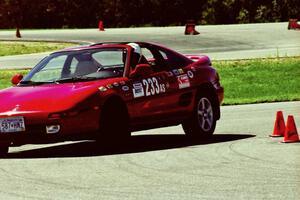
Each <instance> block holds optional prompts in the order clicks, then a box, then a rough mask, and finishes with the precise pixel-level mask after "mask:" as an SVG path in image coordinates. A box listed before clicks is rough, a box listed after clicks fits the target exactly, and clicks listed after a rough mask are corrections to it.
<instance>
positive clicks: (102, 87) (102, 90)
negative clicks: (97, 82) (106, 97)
mask: <svg viewBox="0 0 300 200" xmlns="http://www.w3.org/2000/svg"><path fill="white" fill-rule="evenodd" d="M99 90H100V91H101V92H105V91H107V88H106V87H104V86H101V87H99Z"/></svg>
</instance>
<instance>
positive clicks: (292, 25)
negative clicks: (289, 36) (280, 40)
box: [288, 19, 300, 30]
mask: <svg viewBox="0 0 300 200" xmlns="http://www.w3.org/2000/svg"><path fill="white" fill-rule="evenodd" d="M288 29H289V30H290V29H300V25H299V24H298V19H289V24H288Z"/></svg>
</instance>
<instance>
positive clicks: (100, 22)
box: [98, 20, 104, 31]
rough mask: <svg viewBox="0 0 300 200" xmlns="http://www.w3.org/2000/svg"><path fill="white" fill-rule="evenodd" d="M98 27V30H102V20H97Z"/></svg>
mask: <svg viewBox="0 0 300 200" xmlns="http://www.w3.org/2000/svg"><path fill="white" fill-rule="evenodd" d="M98 27H99V31H104V25H103V21H102V20H100V21H99V24H98Z"/></svg>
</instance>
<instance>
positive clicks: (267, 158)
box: [0, 102, 300, 200]
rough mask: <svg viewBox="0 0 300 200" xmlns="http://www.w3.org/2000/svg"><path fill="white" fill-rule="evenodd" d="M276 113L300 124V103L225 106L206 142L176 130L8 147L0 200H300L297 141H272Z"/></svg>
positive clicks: (0, 174) (1, 165)
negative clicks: (109, 140) (109, 141)
mask: <svg viewBox="0 0 300 200" xmlns="http://www.w3.org/2000/svg"><path fill="white" fill-rule="evenodd" d="M277 110H282V111H283V112H284V116H285V118H286V117H287V115H288V114H293V115H294V116H295V119H296V124H297V125H299V124H300V102H289V103H272V104H256V105H242V106H225V107H222V119H221V120H220V121H219V123H218V125H217V129H216V133H215V135H214V137H213V138H212V140H209V141H195V140H194V141H189V140H187V139H186V138H185V136H184V135H183V131H182V129H181V126H175V127H169V128H161V129H153V130H149V131H141V132H135V133H134V134H133V135H134V136H133V137H132V139H131V142H130V143H129V144H127V145H124V146H117V147H116V146H97V145H96V144H95V143H94V142H92V141H82V142H79V143H70V142H66V143H59V144H54V145H36V146H33V145H25V146H23V147H14V148H11V150H10V154H9V156H8V158H6V159H1V160H0V179H1V182H0V196H1V198H2V199H106V200H111V199H124V200H127V199H128V200H131V199H132V200H133V199H138V200H143V199H145V200H152V199H153V200H158V199H161V200H165V199H178V200H185V199H186V200H191V199H285V200H286V199H289V200H293V199H295V200H296V199H299V198H300V190H299V186H300V146H299V145H300V143H292V144H284V143H281V141H282V138H270V137H269V134H271V132H272V130H273V125H274V119H275V113H276V111H277Z"/></svg>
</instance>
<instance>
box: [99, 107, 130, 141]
mask: <svg viewBox="0 0 300 200" xmlns="http://www.w3.org/2000/svg"><path fill="white" fill-rule="evenodd" d="M99 136H100V137H99ZM99 136H98V138H97V140H98V141H106V142H109V143H123V142H126V141H127V140H128V139H129V137H130V127H129V116H128V112H127V109H126V107H125V106H121V105H120V104H117V103H115V102H112V103H109V104H107V105H105V107H104V108H103V110H102V115H101V118H100V134H99Z"/></svg>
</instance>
